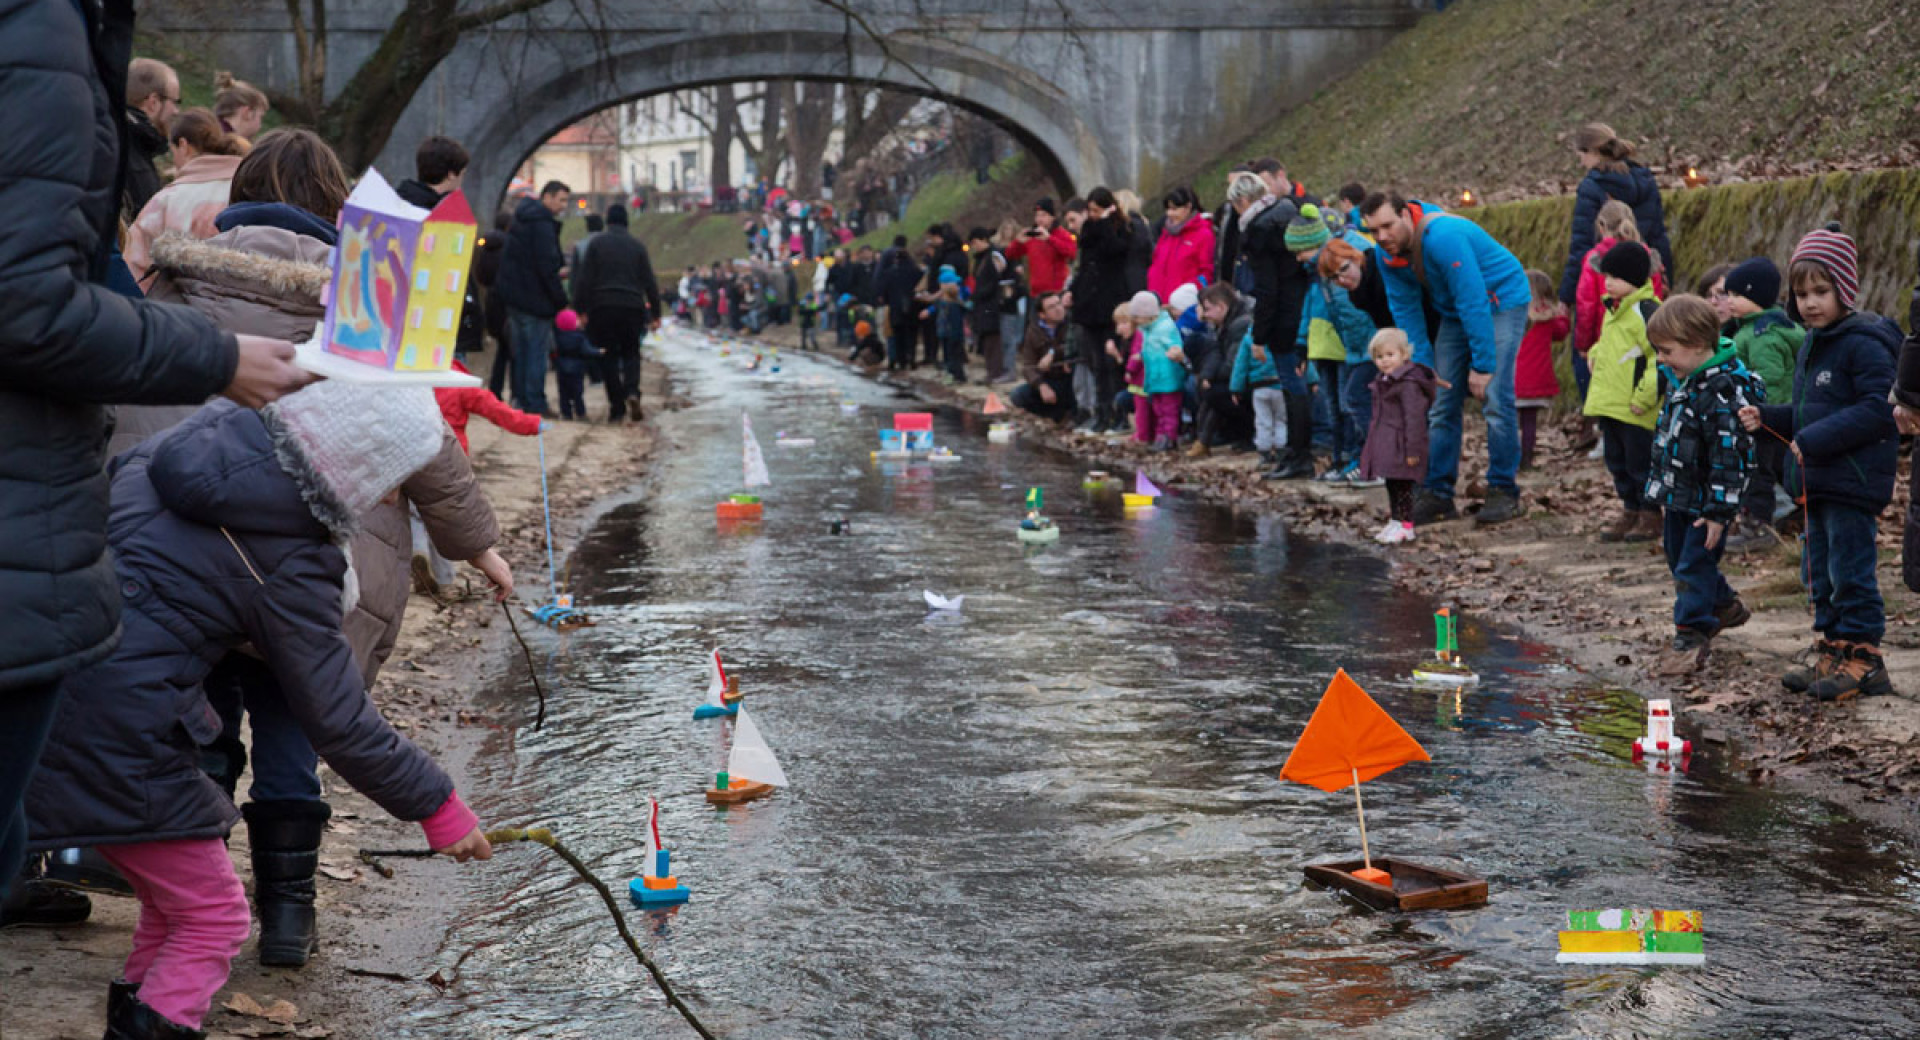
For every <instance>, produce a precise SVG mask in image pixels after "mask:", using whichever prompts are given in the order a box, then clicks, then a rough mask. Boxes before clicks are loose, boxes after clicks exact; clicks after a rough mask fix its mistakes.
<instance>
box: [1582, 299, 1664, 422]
mask: <svg viewBox="0 0 1920 1040" xmlns="http://www.w3.org/2000/svg"><path fill="white" fill-rule="evenodd" d="M1654 306H1655V304H1654V299H1653V283H1651V282H1649V283H1647V284H1646V285H1643V286H1641V287H1640V288H1638V289H1635V290H1634V291H1632V292H1630V293H1628V294H1627V295H1626V296H1624V297H1622V298H1621V299H1619V300H1617V301H1609V302H1608V304H1607V320H1606V324H1604V325H1602V326H1601V327H1600V339H1599V340H1598V341H1597V342H1595V343H1594V345H1593V349H1592V350H1589V351H1587V367H1588V368H1590V369H1592V371H1593V377H1592V379H1591V380H1589V381H1588V383H1587V400H1586V404H1585V405H1584V406H1583V407H1582V409H1581V411H1582V412H1583V413H1584V414H1585V415H1586V417H1587V418H1589V419H1617V420H1619V421H1621V422H1623V423H1628V424H1630V425H1633V426H1640V427H1644V428H1646V429H1649V430H1651V429H1653V426H1654V423H1655V422H1657V421H1658V419H1659V416H1658V415H1656V414H1655V409H1656V406H1657V405H1658V404H1659V399H1660V389H1659V387H1660V370H1659V365H1658V364H1657V363H1656V362H1655V361H1654V358H1653V347H1652V345H1651V344H1649V343H1648V342H1647V316H1648V315H1649V314H1651V313H1652V312H1653V309H1654ZM1636 408H1637V409H1639V412H1638V413H1637V414H1636V413H1635V411H1634V409H1636Z"/></svg>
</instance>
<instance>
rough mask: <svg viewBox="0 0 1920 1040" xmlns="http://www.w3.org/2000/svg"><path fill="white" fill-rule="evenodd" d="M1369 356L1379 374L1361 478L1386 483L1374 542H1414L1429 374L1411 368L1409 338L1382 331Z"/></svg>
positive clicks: (1430, 389)
mask: <svg viewBox="0 0 1920 1040" xmlns="http://www.w3.org/2000/svg"><path fill="white" fill-rule="evenodd" d="M1367 352H1368V353H1369V354H1370V355H1372V357H1373V363H1374V366H1375V367H1376V368H1378V369H1379V370H1380V375H1379V377H1378V378H1376V379H1374V381H1373V382H1372V383H1371V384H1369V385H1370V386H1371V387H1372V389H1373V421H1372V422H1371V423H1369V424H1368V426H1367V446H1366V448H1365V449H1364V450H1362V451H1361V453H1360V475H1361V476H1362V477H1365V478H1367V479H1369V480H1371V479H1373V478H1375V477H1378V478H1380V479H1382V480H1385V481H1386V482H1387V509H1388V519H1387V525H1386V526H1385V527H1382V528H1381V529H1380V533H1379V534H1376V535H1374V536H1373V540H1374V541H1376V542H1379V543H1381V544H1382V545H1393V544H1396V543H1398V542H1411V541H1413V489H1414V488H1415V487H1417V486H1419V483H1420V481H1422V480H1424V479H1426V476H1427V410H1428V409H1429V408H1431V407H1433V391H1434V380H1433V371H1432V370H1431V369H1429V368H1427V367H1426V366H1425V365H1416V364H1414V363H1413V360H1412V358H1413V350H1412V348H1410V347H1409V346H1408V345H1407V334H1406V333H1404V332H1401V331H1400V330H1399V329H1381V330H1380V331H1379V332H1378V333H1375V334H1374V337H1373V342H1372V343H1370V344H1369V345H1368V348H1367Z"/></svg>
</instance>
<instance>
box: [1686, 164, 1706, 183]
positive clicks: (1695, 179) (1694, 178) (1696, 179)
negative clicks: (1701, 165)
mask: <svg viewBox="0 0 1920 1040" xmlns="http://www.w3.org/2000/svg"><path fill="white" fill-rule="evenodd" d="M1709 180H1710V178H1709V177H1707V176H1706V175H1705V174H1703V173H1701V172H1700V171H1699V170H1697V169H1694V168H1693V167H1691V166H1689V167H1687V176H1686V182H1687V187H1689V188H1698V187H1700V186H1701V185H1702V184H1706V183H1708V181H1709Z"/></svg>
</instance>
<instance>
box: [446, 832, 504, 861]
mask: <svg viewBox="0 0 1920 1040" xmlns="http://www.w3.org/2000/svg"><path fill="white" fill-rule="evenodd" d="M433 851H435V852H438V853H439V854H441V855H442V856H452V857H453V861H454V862H455V863H465V862H466V861H468V860H470V859H492V858H493V843H492V842H489V841H488V840H487V836H486V835H484V834H482V833H480V828H478V827H475V828H474V829H472V830H470V831H468V832H467V834H466V837H464V838H461V839H460V840H459V841H456V842H454V843H453V844H451V845H448V846H446V847H444V848H438V849H434V850H433Z"/></svg>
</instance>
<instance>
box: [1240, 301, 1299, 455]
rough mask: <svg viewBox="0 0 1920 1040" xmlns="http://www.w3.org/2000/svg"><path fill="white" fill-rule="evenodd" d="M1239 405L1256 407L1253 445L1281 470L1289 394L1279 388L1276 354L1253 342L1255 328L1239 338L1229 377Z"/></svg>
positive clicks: (1254, 409) (1278, 369) (1286, 436)
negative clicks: (1281, 454)
mask: <svg viewBox="0 0 1920 1040" xmlns="http://www.w3.org/2000/svg"><path fill="white" fill-rule="evenodd" d="M1227 389H1229V390H1231V391H1232V392H1233V402H1234V404H1236V405H1241V404H1248V403H1251V405H1252V407H1253V448H1254V450H1255V451H1258V452H1259V453H1260V461H1261V462H1263V463H1265V464H1266V465H1268V466H1271V467H1274V469H1273V470H1272V472H1275V473H1278V472H1280V470H1279V466H1280V450H1281V449H1282V448H1285V447H1286V446H1287V439H1288V431H1287V396H1286V393H1285V392H1284V391H1282V390H1281V389H1280V366H1279V365H1277V364H1276V363H1275V362H1274V360H1273V355H1272V354H1270V353H1268V352H1267V351H1265V350H1262V349H1261V348H1260V347H1258V346H1256V345H1255V344H1254V342H1253V328H1252V327H1251V326H1249V327H1248V328H1247V331H1246V334H1245V335H1243V336H1241V337H1240V346H1239V349H1238V352H1237V353H1235V354H1234V356H1233V375H1232V376H1230V377H1229V378H1228V380H1227Z"/></svg>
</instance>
